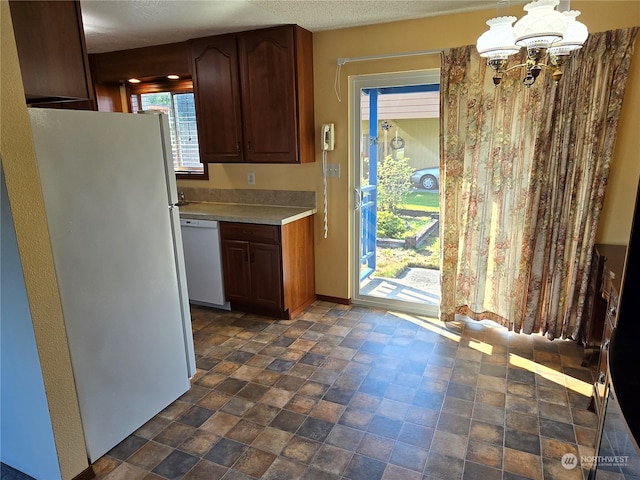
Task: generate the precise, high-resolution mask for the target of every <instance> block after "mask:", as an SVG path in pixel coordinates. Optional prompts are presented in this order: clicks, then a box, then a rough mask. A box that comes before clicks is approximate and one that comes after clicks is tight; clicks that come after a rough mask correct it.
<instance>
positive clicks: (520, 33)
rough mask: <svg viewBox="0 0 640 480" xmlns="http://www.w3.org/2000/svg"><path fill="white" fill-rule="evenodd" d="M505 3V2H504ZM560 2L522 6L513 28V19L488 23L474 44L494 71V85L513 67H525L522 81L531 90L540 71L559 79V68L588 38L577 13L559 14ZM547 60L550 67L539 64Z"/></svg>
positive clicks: (543, 0) (540, 1) (544, 0)
mask: <svg viewBox="0 0 640 480" xmlns="http://www.w3.org/2000/svg"><path fill="white" fill-rule="evenodd" d="M503 3H504V2H503ZM559 3H560V1H559V0H534V1H533V2H531V3H528V4H527V5H525V6H524V10H525V11H526V12H527V14H526V15H525V16H524V17H522V18H521V19H520V20H519V21H517V22H516V24H515V25H513V22H515V21H516V20H517V18H516V17H508V16H505V17H496V18H492V19H491V20H488V21H487V25H489V30H488V31H486V32H484V33H483V34H482V35H481V36H480V37H479V38H478V41H477V43H476V48H477V49H478V53H479V54H480V56H481V57H483V58H487V65H489V66H490V67H491V68H492V69H493V70H495V72H496V73H495V75H494V76H493V83H494V84H495V85H499V84H500V81H501V80H502V77H503V75H504V74H505V73H506V72H508V71H510V70H513V69H515V68H518V67H525V68H526V74H525V76H524V78H523V79H522V82H523V83H524V84H525V85H526V86H527V87H530V86H531V85H533V83H534V82H535V81H536V78H538V76H539V75H540V72H541V71H542V69H543V68H546V69H548V70H551V71H552V72H553V73H552V76H553V79H554V80H555V81H556V83H557V82H558V81H559V80H560V79H561V78H562V70H560V67H561V66H562V65H563V64H564V63H565V61H566V59H567V58H568V56H569V55H570V54H571V52H572V51H573V50H577V49H579V48H582V45H583V44H584V42H585V41H586V39H587V37H588V36H589V31H588V30H587V27H586V26H585V25H584V24H583V23H580V22H578V21H577V20H576V18H577V17H578V15H580V12H579V11H577V10H567V11H564V12H559V11H558V10H556V7H557V6H558V4H559ZM522 47H525V48H526V49H527V60H526V62H525V63H522V64H520V65H514V66H512V67H508V68H507V64H508V61H509V56H511V55H514V54H516V53H518V52H519V51H520V48H522ZM547 56H548V57H549V63H550V65H547V64H545V63H542V62H543V61H544V60H545V58H546V57H547Z"/></svg>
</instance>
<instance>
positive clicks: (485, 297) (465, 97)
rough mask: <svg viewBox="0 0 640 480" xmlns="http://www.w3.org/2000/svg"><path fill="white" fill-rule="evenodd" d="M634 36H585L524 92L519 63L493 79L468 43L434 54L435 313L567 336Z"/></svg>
mask: <svg viewBox="0 0 640 480" xmlns="http://www.w3.org/2000/svg"><path fill="white" fill-rule="evenodd" d="M637 32H638V28H637V27H636V28H632V29H626V30H616V31H610V32H602V33H595V34H591V35H590V36H589V39H588V40H587V42H586V43H585V45H584V47H583V48H582V50H580V51H579V52H577V53H574V54H573V56H572V58H571V60H570V61H569V62H568V63H567V65H565V66H564V67H563V71H564V77H563V78H562V80H561V81H560V83H559V84H558V85H555V84H554V81H553V79H552V78H551V75H550V72H549V71H546V70H545V71H543V73H542V74H541V75H540V76H539V77H538V79H537V81H536V83H535V84H534V85H533V86H532V87H530V88H527V87H526V86H524V85H523V84H522V81H521V79H522V77H523V76H524V69H523V68H517V69H514V70H512V71H511V72H509V73H508V74H506V75H505V76H504V78H503V80H502V82H501V84H500V85H499V86H498V87H496V86H494V84H493V81H492V76H493V70H491V69H490V68H489V67H487V66H486V62H485V60H484V59H481V58H480V57H479V55H478V54H477V51H476V49H475V46H465V47H460V48H454V49H449V50H445V51H444V52H443V59H442V69H441V98H442V101H441V116H440V118H441V123H442V125H441V136H442V138H441V149H442V152H441V154H442V155H441V158H442V172H441V177H442V181H441V184H442V188H441V197H442V198H441V203H442V205H441V219H442V225H443V227H442V229H441V236H442V270H441V271H442V300H441V319H442V320H443V321H451V320H453V319H454V318H455V315H456V314H464V315H467V316H469V317H471V318H474V319H478V320H480V319H490V320H493V321H496V322H498V323H500V324H502V325H504V326H506V327H508V328H509V329H512V330H515V331H516V332H520V331H521V332H523V333H533V332H539V331H542V332H543V333H545V334H547V336H549V338H555V337H563V338H566V337H572V338H577V333H578V330H579V328H580V323H581V322H580V317H581V315H582V310H583V305H584V299H585V296H586V290H587V283H588V272H589V267H590V262H591V251H592V248H593V245H594V242H595V233H596V227H597V222H598V218H599V215H600V211H601V208H602V204H603V199H604V191H605V187H606V181H607V177H608V173H609V165H610V160H611V156H612V153H613V147H614V143H615V133H616V128H617V122H618V118H619V114H620V108H621V105H622V99H623V96H624V86H625V84H626V77H627V72H628V68H629V63H630V59H631V53H632V50H633V45H634V42H635V38H636V36H637ZM525 55H526V54H525V53H521V54H520V56H519V58H515V59H514V60H512V62H511V65H515V64H518V63H524V61H525Z"/></svg>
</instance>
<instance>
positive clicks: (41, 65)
mask: <svg viewBox="0 0 640 480" xmlns="http://www.w3.org/2000/svg"><path fill="white" fill-rule="evenodd" d="M9 7H10V9H11V20H12V22H13V29H14V33H15V39H16V46H17V49H18V58H19V61H20V70H21V72H22V83H23V84H24V90H25V96H26V99H27V103H30V104H34V103H44V102H65V101H78V100H88V101H93V100H94V92H93V87H92V84H91V75H90V72H89V60H88V56H87V48H86V45H85V39H84V30H83V28H82V15H81V12H80V2H79V1H10V2H9Z"/></svg>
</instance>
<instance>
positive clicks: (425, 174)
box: [411, 167, 440, 190]
mask: <svg viewBox="0 0 640 480" xmlns="http://www.w3.org/2000/svg"><path fill="white" fill-rule="evenodd" d="M411 183H412V184H413V185H415V186H416V187H419V188H424V189H425V190H437V189H438V186H439V185H440V167H432V168H421V169H420V170H416V171H415V172H413V173H412V174H411Z"/></svg>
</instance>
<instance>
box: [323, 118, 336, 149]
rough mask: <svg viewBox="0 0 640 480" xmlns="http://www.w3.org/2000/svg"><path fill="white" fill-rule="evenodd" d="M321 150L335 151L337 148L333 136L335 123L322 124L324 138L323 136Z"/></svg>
mask: <svg viewBox="0 0 640 480" xmlns="http://www.w3.org/2000/svg"><path fill="white" fill-rule="evenodd" d="M320 142H321V145H320V148H321V149H322V150H323V151H325V152H326V151H328V150H333V148H334V146H335V140H334V135H333V123H324V124H322V136H321V140H320Z"/></svg>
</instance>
